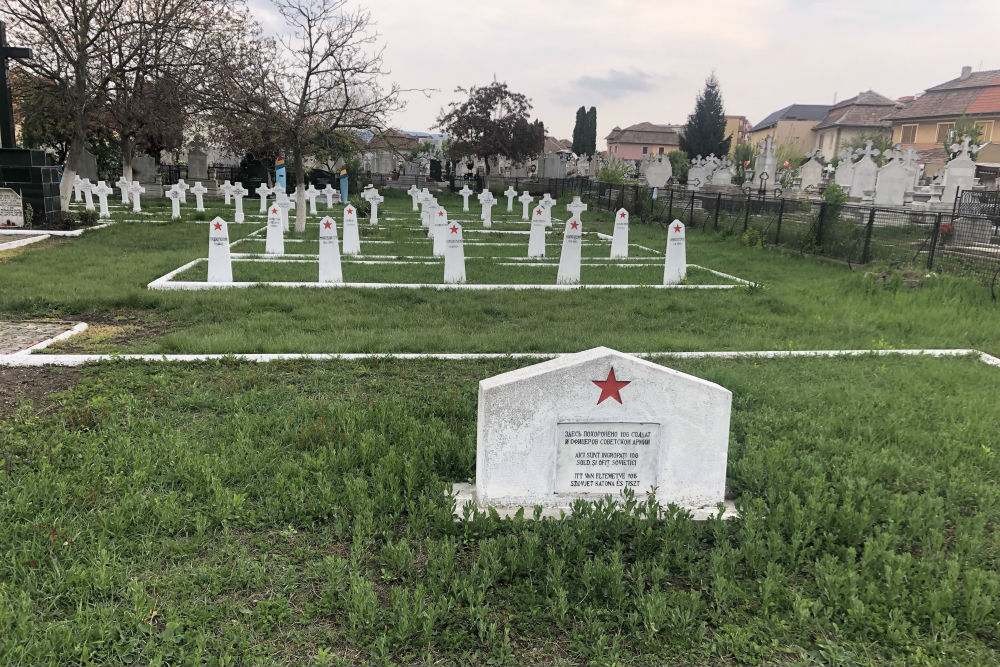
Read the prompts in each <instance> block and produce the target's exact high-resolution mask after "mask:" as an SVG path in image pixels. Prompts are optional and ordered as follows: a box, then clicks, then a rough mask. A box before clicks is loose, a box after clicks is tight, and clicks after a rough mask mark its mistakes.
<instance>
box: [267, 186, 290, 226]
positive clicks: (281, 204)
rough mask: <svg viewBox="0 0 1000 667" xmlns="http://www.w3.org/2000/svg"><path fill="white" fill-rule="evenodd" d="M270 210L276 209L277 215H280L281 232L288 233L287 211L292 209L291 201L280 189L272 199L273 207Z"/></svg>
mask: <svg viewBox="0 0 1000 667" xmlns="http://www.w3.org/2000/svg"><path fill="white" fill-rule="evenodd" d="M271 208H272V209H273V208H277V209H278V213H279V214H280V215H281V229H282V231H286V232H287V231H288V209H290V208H292V200H291V199H289V197H288V195H287V194H286V193H285V190H284V189H283V188H282V189H280V190H278V193H277V194H276V195H275V197H274V205H273V206H271Z"/></svg>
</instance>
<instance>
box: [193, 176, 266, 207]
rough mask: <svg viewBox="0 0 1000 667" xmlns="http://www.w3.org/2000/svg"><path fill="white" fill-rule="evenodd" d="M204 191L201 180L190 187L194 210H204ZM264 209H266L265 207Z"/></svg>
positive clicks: (205, 190) (205, 189)
mask: <svg viewBox="0 0 1000 667" xmlns="http://www.w3.org/2000/svg"><path fill="white" fill-rule="evenodd" d="M206 192H208V188H206V187H205V186H204V185H202V184H201V181H198V182H197V183H195V184H194V187H192V188H191V194H193V195H194V210H196V211H199V212H201V211H204V210H205V193H206ZM265 210H267V209H265Z"/></svg>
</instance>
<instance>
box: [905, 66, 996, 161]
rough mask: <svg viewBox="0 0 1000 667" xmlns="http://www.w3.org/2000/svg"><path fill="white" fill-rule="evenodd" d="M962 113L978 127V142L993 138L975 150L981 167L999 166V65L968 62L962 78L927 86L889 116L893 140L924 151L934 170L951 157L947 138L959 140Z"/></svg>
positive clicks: (919, 151) (953, 140) (923, 156)
mask: <svg viewBox="0 0 1000 667" xmlns="http://www.w3.org/2000/svg"><path fill="white" fill-rule="evenodd" d="M963 116H965V117H967V118H969V119H970V120H972V121H973V122H974V123H975V126H976V127H977V128H978V129H979V131H980V133H981V134H980V137H979V143H980V144H987V143H988V144H989V145H987V146H985V147H984V148H983V149H982V150H981V151H979V154H978V155H977V158H976V159H977V162H978V163H979V165H980V167H981V168H984V169H990V168H992V167H990V166H989V165H996V166H1000V70H996V69H995V70H986V71H982V72H973V71H972V68H971V67H969V66H965V67H963V68H962V73H961V74H960V75H959V76H958V78H956V79H952V80H951V81H945V82H944V83H941V84H938V85H936V86H934V87H932V88H928V89H927V90H926V91H924V93H923V94H922V95H918V96H916V97H915V98H914V99H913V101H912V102H910V103H909V104H906V105H905V106H903V107H902V108H901V109H897V110H896V111H894V112H893V113H891V114H889V115H888V116H886V120H887V121H888V122H889V123H890V124H891V126H892V140H893V142H894V143H898V144H902V147H903V149H904V150H905V149H906V148H909V147H912V148H913V149H914V150H916V151H917V152H918V153H920V161H921V162H923V163H925V167H924V173H925V174H926V175H928V176H931V175H933V174H934V173H935V172H936V171H937V170H938V169H940V168H941V167H942V166H943V165H944V164H945V162H947V161H948V158H949V155H948V153H947V152H945V149H944V145H945V143H946V142H956V143H957V142H958V141H960V140H961V137H956V136H954V135H953V130H954V127H955V123H956V122H957V121H958V119H959V118H961V117H963Z"/></svg>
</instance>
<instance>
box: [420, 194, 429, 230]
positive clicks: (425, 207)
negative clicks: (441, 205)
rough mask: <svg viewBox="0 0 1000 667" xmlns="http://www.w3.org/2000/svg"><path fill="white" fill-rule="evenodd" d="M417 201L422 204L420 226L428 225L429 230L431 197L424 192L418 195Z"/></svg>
mask: <svg viewBox="0 0 1000 667" xmlns="http://www.w3.org/2000/svg"><path fill="white" fill-rule="evenodd" d="M417 202H418V203H419V204H420V226H421V227H426V228H427V231H428V232H430V230H431V209H430V197H429V196H428V195H425V194H424V193H423V192H421V193H420V196H419V197H417Z"/></svg>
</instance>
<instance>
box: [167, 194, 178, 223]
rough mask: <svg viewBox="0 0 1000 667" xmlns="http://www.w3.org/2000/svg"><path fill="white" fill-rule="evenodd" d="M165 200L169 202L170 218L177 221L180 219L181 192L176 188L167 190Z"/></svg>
mask: <svg viewBox="0 0 1000 667" xmlns="http://www.w3.org/2000/svg"><path fill="white" fill-rule="evenodd" d="M167 199H169V200H170V217H171V218H173V219H174V220H179V219H180V217H181V192H180V190H178V189H177V188H176V187H172V188H170V189H169V190H167Z"/></svg>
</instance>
